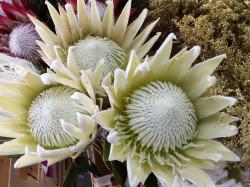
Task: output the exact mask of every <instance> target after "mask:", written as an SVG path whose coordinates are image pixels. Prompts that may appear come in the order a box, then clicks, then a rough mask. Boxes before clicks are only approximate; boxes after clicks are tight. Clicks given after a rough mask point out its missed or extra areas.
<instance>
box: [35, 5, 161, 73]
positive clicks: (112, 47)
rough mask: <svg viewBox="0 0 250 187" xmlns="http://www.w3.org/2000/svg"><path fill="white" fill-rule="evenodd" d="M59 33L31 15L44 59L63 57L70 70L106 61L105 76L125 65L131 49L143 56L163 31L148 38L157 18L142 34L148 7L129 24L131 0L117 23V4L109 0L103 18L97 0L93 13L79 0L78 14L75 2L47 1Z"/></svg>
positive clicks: (52, 60) (47, 60)
mask: <svg viewBox="0 0 250 187" xmlns="http://www.w3.org/2000/svg"><path fill="white" fill-rule="evenodd" d="M47 6H48V9H49V12H50V15H51V18H52V20H53V22H54V25H55V30H56V34H55V33H53V32H52V31H51V30H50V29H49V28H48V27H46V26H45V25H44V24H43V23H42V22H40V21H39V20H37V19H35V18H33V17H31V20H32V22H33V23H34V25H35V28H36V30H37V32H38V33H39V35H40V37H41V38H42V42H41V41H38V45H39V46H40V48H41V49H42V51H41V55H42V59H43V60H44V61H45V62H46V63H47V64H48V66H49V67H51V66H52V63H53V62H54V60H55V59H59V60H60V61H61V62H62V63H63V64H65V65H66V67H68V68H69V69H80V70H86V69H92V70H94V69H95V68H96V67H97V66H98V64H99V63H100V61H101V60H103V62H104V65H105V66H104V73H103V74H104V76H106V75H108V74H109V73H113V72H114V70H115V69H116V68H125V67H126V65H127V58H128V57H129V55H130V52H131V50H135V51H136V52H137V55H138V56H139V57H140V58H143V57H144V56H145V55H146V54H147V52H148V51H149V50H150V49H151V47H152V46H153V45H154V43H155V42H156V40H157V39H158V38H159V36H160V33H157V34H156V35H155V36H154V37H152V38H151V39H149V40H148V41H146V40H147V38H148V36H149V34H150V33H151V31H152V29H153V28H154V26H155V25H156V23H157V21H158V20H156V21H155V22H153V23H152V24H150V25H149V26H147V27H146V28H145V29H144V30H143V31H142V32H141V33H139V31H140V29H141V27H142V24H143V22H144V20H145V18H146V15H147V10H143V11H142V13H141V14H140V16H139V17H138V18H137V19H136V20H135V21H134V22H132V23H131V24H130V25H129V26H128V24H129V16H130V10H131V0H129V1H128V2H127V4H126V6H125V7H124V9H123V11H122V12H121V14H120V16H119V18H118V19H117V21H116V22H115V18H114V4H113V2H112V1H107V7H106V9H105V12H104V15H103V18H101V17H100V14H101V13H102V12H100V10H99V9H98V6H97V3H96V1H95V0H91V10H90V13H89V10H88V8H87V7H86V4H85V1H84V0H78V1H77V11H76V12H77V13H76V14H75V12H74V10H73V7H72V5H71V4H66V5H65V9H64V8H63V7H61V6H59V13H58V12H57V10H56V9H55V8H54V7H53V6H52V5H51V4H50V3H49V2H47Z"/></svg>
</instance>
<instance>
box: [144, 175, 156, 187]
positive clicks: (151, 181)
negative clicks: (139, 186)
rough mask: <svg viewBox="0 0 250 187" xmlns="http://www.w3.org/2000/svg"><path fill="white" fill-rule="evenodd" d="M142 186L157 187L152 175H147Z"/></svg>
mask: <svg viewBox="0 0 250 187" xmlns="http://www.w3.org/2000/svg"><path fill="white" fill-rule="evenodd" d="M144 185H145V187H158V181H157V178H156V177H155V175H154V174H153V173H151V174H150V175H149V177H148V178H147V180H146V182H145V184H144Z"/></svg>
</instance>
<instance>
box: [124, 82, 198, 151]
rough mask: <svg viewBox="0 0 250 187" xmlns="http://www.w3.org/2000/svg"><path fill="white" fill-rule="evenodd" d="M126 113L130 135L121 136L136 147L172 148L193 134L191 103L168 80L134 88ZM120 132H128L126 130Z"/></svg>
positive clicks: (182, 143)
mask: <svg viewBox="0 0 250 187" xmlns="http://www.w3.org/2000/svg"><path fill="white" fill-rule="evenodd" d="M126 114H127V123H128V126H129V129H130V131H129V132H130V133H131V132H132V134H131V135H132V136H125V137H126V139H127V140H128V141H130V140H131V141H133V143H132V142H131V144H133V145H139V147H140V149H141V148H142V149H144V148H145V149H146V150H152V151H154V152H160V151H163V150H164V151H169V149H171V150H175V149H176V148H181V147H182V146H183V145H184V144H187V143H188V140H190V139H192V138H193V136H194V134H195V130H196V122H197V118H196V114H195V110H194V107H193V104H192V103H191V102H190V100H189V98H188V97H187V96H186V94H185V93H184V92H183V90H182V89H181V88H180V87H178V86H176V85H174V84H172V83H169V82H160V81H156V82H151V83H149V84H147V85H146V86H143V87H141V88H139V89H138V90H136V91H134V92H133V93H132V94H131V96H130V99H129V103H128V104H127V106H126ZM121 129H122V128H120V130H121ZM123 130H126V131H127V130H128V129H122V130H121V131H123ZM122 133H125V134H126V135H128V131H127V132H122ZM131 138H132V139H131ZM134 142H136V143H134Z"/></svg>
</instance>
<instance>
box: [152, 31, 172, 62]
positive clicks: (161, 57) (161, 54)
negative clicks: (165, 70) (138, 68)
mask: <svg viewBox="0 0 250 187" xmlns="http://www.w3.org/2000/svg"><path fill="white" fill-rule="evenodd" d="M173 39H176V36H175V34H173V33H171V34H169V35H168V36H167V38H166V39H165V41H164V42H163V44H162V45H161V47H160V48H159V49H158V50H157V51H156V53H155V55H154V57H153V59H152V62H153V64H154V65H155V66H157V64H161V63H164V62H167V61H168V59H169V57H170V54H171V51H172V45H173Z"/></svg>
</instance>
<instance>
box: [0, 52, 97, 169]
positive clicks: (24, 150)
mask: <svg viewBox="0 0 250 187" xmlns="http://www.w3.org/2000/svg"><path fill="white" fill-rule="evenodd" d="M13 59H14V60H15V61H14V62H13ZM0 61H1V62H4V63H3V66H4V64H5V63H8V64H10V65H11V66H12V68H14V70H15V71H7V70H6V69H5V68H3V72H0V88H1V95H0V111H1V112H0V136H3V137H10V138H13V140H11V141H8V142H5V143H3V144H1V145H0V155H22V154H24V155H23V156H21V157H20V158H19V159H18V160H17V162H16V163H15V168H20V167H24V166H27V165H31V164H34V163H38V162H42V161H45V160H47V161H48V165H51V164H53V163H55V162H58V161H60V160H62V159H65V158H67V157H72V158H76V157H77V156H78V155H79V154H80V153H81V152H82V151H83V150H84V149H85V148H86V147H87V146H88V145H89V144H90V143H91V142H92V141H93V139H94V138H95V136H96V133H97V124H96V122H95V121H94V120H93V119H92V118H91V116H92V115H93V114H94V113H95V112H97V111H98V110H99V107H98V105H97V104H96V101H95V99H92V98H90V97H89V95H91V94H92V93H91V90H93V88H92V87H91V85H90V84H89V85H88V90H87V91H86V92H85V93H86V94H84V93H83V87H81V86H80V85H77V86H76V85H75V83H74V82H73V81H72V82H70V81H66V82H65V84H63V81H62V80H64V78H63V76H64V74H63V73H65V72H68V73H69V72H70V71H66V70H64V71H65V72H60V71H57V74H60V75H61V79H60V76H57V77H58V79H59V80H60V81H59V82H61V83H62V84H58V83H57V84H54V85H49V86H48V85H46V84H44V83H43V82H42V79H41V76H40V75H39V74H37V73H36V72H34V71H32V70H31V69H30V68H29V67H28V66H27V65H26V66H25V67H24V66H20V64H22V63H23V62H24V61H23V60H21V59H18V58H12V57H8V56H6V55H2V54H1V55H0ZM17 64H19V65H17ZM83 74H84V75H85V78H82V80H85V79H88V75H87V74H86V73H83ZM89 75H92V76H94V74H90V73H89ZM45 81H46V77H45Z"/></svg>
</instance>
